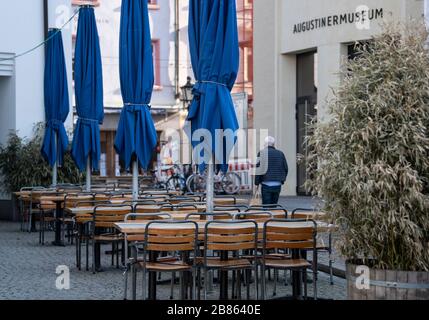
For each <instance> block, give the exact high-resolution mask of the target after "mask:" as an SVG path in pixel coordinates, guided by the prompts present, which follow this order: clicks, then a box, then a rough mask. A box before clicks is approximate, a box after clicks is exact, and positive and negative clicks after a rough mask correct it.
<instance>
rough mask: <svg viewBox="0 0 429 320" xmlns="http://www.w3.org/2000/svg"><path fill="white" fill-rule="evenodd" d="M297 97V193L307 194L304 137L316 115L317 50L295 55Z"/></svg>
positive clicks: (307, 133) (305, 145) (306, 151)
mask: <svg viewBox="0 0 429 320" xmlns="http://www.w3.org/2000/svg"><path fill="white" fill-rule="evenodd" d="M297 97H298V98H297V103H296V121H297V125H296V128H297V153H298V156H299V158H300V159H301V161H299V162H298V164H297V180H298V181H297V194H298V195H309V193H308V191H307V190H306V188H305V186H304V185H305V182H306V181H307V179H308V175H309V172H308V170H307V157H308V152H309V149H308V146H307V143H306V137H307V136H308V135H309V133H310V128H309V124H310V122H311V121H312V120H313V119H314V118H315V117H317V52H308V53H304V54H300V55H298V56H297Z"/></svg>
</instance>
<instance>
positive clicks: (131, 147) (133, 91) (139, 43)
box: [115, 0, 157, 169]
mask: <svg viewBox="0 0 429 320" xmlns="http://www.w3.org/2000/svg"><path fill="white" fill-rule="evenodd" d="M119 46H120V49H119V50H120V52H119V65H120V78H121V91H122V98H123V101H124V108H123V110H122V113H121V118H120V120H119V126H118V130H117V134H116V141H115V149H116V152H117V153H118V154H119V156H120V158H121V160H122V161H123V163H124V164H125V166H126V168H127V169H129V168H130V165H131V162H132V161H133V156H136V157H137V161H138V162H139V164H140V166H141V167H143V168H147V167H148V166H149V163H150V160H151V158H152V153H153V150H154V149H155V147H156V145H157V135H156V130H155V126H154V124H153V120H152V116H151V112H150V105H149V104H150V101H151V98H152V91H153V85H154V70H153V55H152V40H151V33H150V25H149V11H148V1H147V0H123V1H122V12H121V30H120V44H119Z"/></svg>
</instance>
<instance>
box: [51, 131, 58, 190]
mask: <svg viewBox="0 0 429 320" xmlns="http://www.w3.org/2000/svg"><path fill="white" fill-rule="evenodd" d="M55 146H56V150H57V154H56V159H55V163H54V166H53V168H52V186H53V187H56V186H57V185H58V135H57V134H55Z"/></svg>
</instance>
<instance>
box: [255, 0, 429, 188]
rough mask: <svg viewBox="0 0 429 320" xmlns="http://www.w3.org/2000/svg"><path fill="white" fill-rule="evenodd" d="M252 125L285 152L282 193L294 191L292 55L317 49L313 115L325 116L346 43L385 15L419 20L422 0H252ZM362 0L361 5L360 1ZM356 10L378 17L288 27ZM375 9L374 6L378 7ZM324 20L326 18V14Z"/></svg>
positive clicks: (369, 31) (374, 30) (372, 31)
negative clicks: (286, 166)
mask: <svg viewBox="0 0 429 320" xmlns="http://www.w3.org/2000/svg"><path fill="white" fill-rule="evenodd" d="M254 5H255V12H254V61H255V62H254V63H255V67H254V70H255V80H254V82H255V100H254V108H255V115H254V117H255V118H254V119H255V128H256V129H269V132H270V134H271V135H273V136H275V137H276V139H277V141H278V143H277V147H278V148H279V149H281V150H283V151H284V152H285V154H286V157H287V160H288V163H289V170H290V171H289V176H288V180H287V183H286V187H285V188H284V190H283V194H284V195H296V188H297V164H296V157H297V142H296V140H297V133H296V131H297V125H296V119H295V116H296V102H297V94H296V91H297V90H296V77H297V74H296V56H297V54H298V53H303V52H308V51H314V50H317V53H318V54H317V60H316V61H317V66H316V69H317V72H316V74H317V84H318V93H317V100H318V106H317V107H318V117H319V120H320V121H326V120H327V119H328V118H329V113H328V111H327V110H326V101H328V100H329V99H330V98H331V94H332V89H334V88H335V87H336V86H338V84H339V83H340V81H341V79H340V76H339V72H340V69H341V66H342V63H343V61H344V59H346V58H347V47H348V45H349V44H352V43H354V42H356V41H361V40H368V39H370V38H371V37H372V36H373V35H376V34H378V33H379V32H380V30H381V24H382V23H384V22H387V21H406V20H410V19H412V20H416V21H421V19H422V17H423V16H424V1H423V0H370V1H366V2H363V1H362V0H317V1H315V0H271V1H255V4H254ZM362 5H366V8H365V7H362ZM357 9H359V10H363V9H364V10H367V9H369V10H373V9H374V10H377V9H378V10H380V9H382V12H383V15H382V18H381V17H380V15H379V18H378V19H376V20H375V19H374V20H372V21H369V24H368V21H365V22H359V23H358V24H356V23H342V24H339V23H337V24H336V25H334V24H333V20H332V19H333V18H331V25H330V26H328V25H327V26H326V27H323V28H314V29H313V30H309V31H305V32H294V30H295V25H297V24H300V23H303V22H306V21H312V20H317V19H321V18H328V17H330V16H331V17H332V16H339V15H343V14H345V13H347V14H349V13H350V14H352V13H355V12H356V11H357ZM379 13H380V11H379ZM326 21H327V20H326Z"/></svg>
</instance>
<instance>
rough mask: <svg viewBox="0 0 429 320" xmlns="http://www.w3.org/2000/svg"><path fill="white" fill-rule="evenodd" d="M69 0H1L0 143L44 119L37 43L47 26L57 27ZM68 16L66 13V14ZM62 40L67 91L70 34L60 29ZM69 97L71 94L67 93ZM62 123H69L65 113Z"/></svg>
mask: <svg viewBox="0 0 429 320" xmlns="http://www.w3.org/2000/svg"><path fill="white" fill-rule="evenodd" d="M69 13H70V1H67V0H46V1H26V2H25V4H22V3H21V2H17V1H4V2H2V4H1V9H0V144H3V143H5V142H7V139H8V135H9V133H10V131H17V132H18V134H19V135H20V136H21V137H31V136H32V133H33V128H34V125H35V124H36V123H38V122H43V121H44V120H45V112H44V96H43V77H44V60H45V51H44V47H43V46H41V47H39V48H37V49H35V50H34V51H31V52H28V53H26V54H24V55H22V56H19V57H17V58H16V59H15V58H14V57H15V56H16V55H21V54H22V53H25V52H26V51H28V50H29V49H32V48H34V47H35V46H37V45H38V44H40V43H42V42H43V41H44V39H45V36H46V34H47V31H48V28H54V27H60V26H61V24H62V22H63V20H64V19H63V16H64V14H69ZM68 18H70V16H68ZM63 42H64V50H65V56H66V61H67V62H68V63H67V71H68V76H69V86H70V92H71V88H72V87H71V84H72V81H71V74H72V64H71V36H70V29H67V28H66V29H64V30H63ZM70 101H71V96H70ZM66 127H67V128H68V129H71V128H72V127H73V124H72V117H69V119H68V120H67V123H66Z"/></svg>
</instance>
